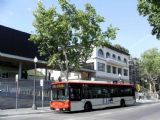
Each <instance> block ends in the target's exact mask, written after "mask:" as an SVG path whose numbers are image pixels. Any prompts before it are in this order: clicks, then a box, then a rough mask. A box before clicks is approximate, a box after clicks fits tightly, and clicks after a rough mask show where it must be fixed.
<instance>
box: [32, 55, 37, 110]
mask: <svg viewBox="0 0 160 120" xmlns="http://www.w3.org/2000/svg"><path fill="white" fill-rule="evenodd" d="M37 62H38V59H37V57H35V58H34V65H35V67H34V89H33V104H32V109H33V110H36V109H37V106H36V63H37Z"/></svg>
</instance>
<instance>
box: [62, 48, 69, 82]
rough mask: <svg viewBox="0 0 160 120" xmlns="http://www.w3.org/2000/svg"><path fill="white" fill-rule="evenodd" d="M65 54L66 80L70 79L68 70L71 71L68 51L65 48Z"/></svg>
mask: <svg viewBox="0 0 160 120" xmlns="http://www.w3.org/2000/svg"><path fill="white" fill-rule="evenodd" d="M63 54H64V56H65V65H66V71H65V77H66V80H67V81H68V72H69V68H68V63H69V61H68V57H67V53H66V50H65V49H64V50H63Z"/></svg>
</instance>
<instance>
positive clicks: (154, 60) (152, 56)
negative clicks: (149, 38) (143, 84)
mask: <svg viewBox="0 0 160 120" xmlns="http://www.w3.org/2000/svg"><path fill="white" fill-rule="evenodd" d="M139 71H140V75H141V78H142V80H147V81H148V82H149V83H151V84H155V83H158V80H159V76H160V52H159V51H158V49H156V48H153V49H150V50H148V51H146V52H144V53H143V54H142V56H141V59H140V63H139Z"/></svg>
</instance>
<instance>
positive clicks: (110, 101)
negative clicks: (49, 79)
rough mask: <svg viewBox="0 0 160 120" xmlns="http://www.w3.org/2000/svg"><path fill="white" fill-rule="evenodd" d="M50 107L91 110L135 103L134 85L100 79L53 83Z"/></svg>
mask: <svg viewBox="0 0 160 120" xmlns="http://www.w3.org/2000/svg"><path fill="white" fill-rule="evenodd" d="M51 89H52V100H51V101H50V108H51V109H53V110H60V111H80V110H85V111H91V110H92V109H101V108H106V107H111V106H122V107H124V106H126V105H127V106H128V105H134V104H135V102H136V100H135V88H134V85H130V84H120V83H107V82H98V81H94V82H92V81H68V82H54V83H52V87H51Z"/></svg>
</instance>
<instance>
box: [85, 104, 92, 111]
mask: <svg viewBox="0 0 160 120" xmlns="http://www.w3.org/2000/svg"><path fill="white" fill-rule="evenodd" d="M84 111H86V112H89V111H92V105H91V103H90V102H87V103H86V104H85V106H84Z"/></svg>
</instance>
